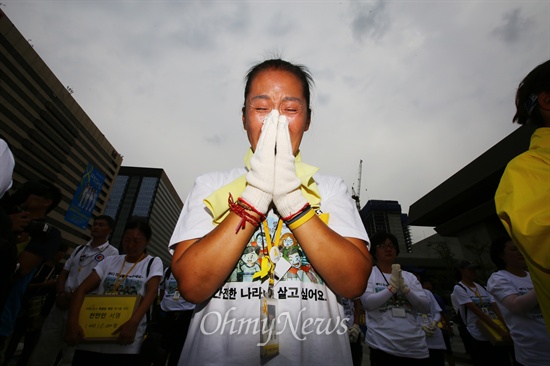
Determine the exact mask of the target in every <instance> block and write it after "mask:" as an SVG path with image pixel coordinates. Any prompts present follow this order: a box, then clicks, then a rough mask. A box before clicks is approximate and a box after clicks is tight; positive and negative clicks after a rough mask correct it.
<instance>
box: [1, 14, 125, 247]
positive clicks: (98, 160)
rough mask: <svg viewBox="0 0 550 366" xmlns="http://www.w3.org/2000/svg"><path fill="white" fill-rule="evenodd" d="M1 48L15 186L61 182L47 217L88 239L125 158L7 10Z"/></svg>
mask: <svg viewBox="0 0 550 366" xmlns="http://www.w3.org/2000/svg"><path fill="white" fill-rule="evenodd" d="M0 55H1V56H0V80H1V82H0V137H2V138H3V139H4V140H5V141H6V142H7V143H8V144H9V146H10V149H11V151H12V153H13V155H14V158H15V171H14V175H13V181H14V184H13V188H14V189H17V188H18V186H20V185H21V184H22V183H24V182H26V181H29V180H39V179H45V180H48V181H50V182H52V183H54V184H56V185H57V186H58V187H59V188H60V190H61V193H62V199H61V202H60V204H59V206H58V207H57V208H56V209H55V210H54V211H52V212H51V213H50V214H49V215H48V220H49V221H50V222H51V223H52V224H53V225H55V226H56V227H58V228H59V229H60V230H61V232H62V237H63V241H65V242H67V244H69V247H72V248H74V247H75V246H76V245H80V244H85V243H86V242H87V240H88V239H89V230H88V227H89V224H90V223H91V222H92V220H93V218H94V217H96V216H98V215H99V214H101V213H102V212H103V208H104V207H105V204H106V203H107V198H108V196H109V193H110V191H111V188H112V185H113V182H114V179H115V177H116V175H117V173H118V170H119V168H120V165H121V164H122V157H121V155H120V154H119V153H118V152H117V151H116V149H115V148H114V147H113V146H112V145H111V143H110V142H109V141H108V140H107V138H106V137H105V136H104V135H103V134H102V133H101V131H100V130H99V129H98V128H97V127H96V125H95V124H94V123H93V122H92V120H91V119H90V118H89V117H88V115H87V114H86V112H84V110H82V108H81V107H80V106H79V105H78V103H77V102H76V100H75V99H74V98H73V97H72V93H71V91H70V90H68V89H67V87H66V86H64V85H63V84H62V83H61V82H60V81H59V79H58V78H57V77H56V76H55V74H54V73H53V72H52V70H50V69H49V68H48V66H47V65H46V64H45V63H44V61H43V60H42V59H41V58H40V56H39V55H38V54H37V53H36V51H35V50H34V48H33V47H32V45H30V44H29V42H28V41H27V39H26V38H25V37H24V36H23V35H22V34H21V33H20V32H19V31H18V30H17V28H16V27H15V26H14V25H13V23H11V21H10V20H9V19H8V17H7V16H6V14H5V13H3V12H2V11H1V10H0ZM92 178H93V180H94V181H91V180H90V179H92ZM96 178H97V179H96Z"/></svg>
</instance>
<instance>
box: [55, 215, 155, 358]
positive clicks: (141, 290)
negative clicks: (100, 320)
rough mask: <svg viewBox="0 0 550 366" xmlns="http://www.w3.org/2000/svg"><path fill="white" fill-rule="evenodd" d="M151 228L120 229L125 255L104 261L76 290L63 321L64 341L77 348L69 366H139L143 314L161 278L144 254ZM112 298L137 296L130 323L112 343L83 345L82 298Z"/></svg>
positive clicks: (132, 224)
mask: <svg viewBox="0 0 550 366" xmlns="http://www.w3.org/2000/svg"><path fill="white" fill-rule="evenodd" d="M150 239H151V227H150V226H149V224H147V223H146V222H144V221H131V222H129V223H128V224H127V225H126V227H125V229H124V236H123V238H122V246H123V248H124V251H125V252H126V254H123V255H116V256H112V257H107V258H105V259H104V260H103V261H102V262H101V263H99V264H98V265H97V266H96V267H95V268H94V270H93V272H92V273H91V274H90V275H89V276H88V277H87V278H86V279H85V280H84V282H82V284H81V285H80V286H79V287H78V289H77V290H76V292H75V294H74V296H73V299H72V302H71V308H70V311H69V318H68V321H67V335H66V341H67V343H69V344H71V345H75V344H78V346H77V350H76V352H75V355H74V358H73V365H78V366H86V365H94V366H97V365H101V366H106V365H117V366H118V365H122V364H126V362H134V363H133V364H134V365H137V364H139V350H140V347H141V343H142V342H143V335H144V333H145V328H146V317H145V314H146V312H147V311H148V310H149V308H150V306H151V304H152V303H153V301H154V300H155V298H156V296H157V291H158V286H159V282H160V279H161V277H162V273H163V268H162V261H161V260H160V258H158V257H151V256H149V255H147V254H145V248H146V247H147V245H148V243H149V240H150ZM91 292H94V293H97V294H98V295H102V294H106V295H113V296H120V295H129V294H138V295H140V296H142V298H141V301H140V303H139V305H138V307H137V308H136V310H135V312H134V313H133V315H132V316H131V317H130V319H129V320H128V321H127V322H125V323H124V324H122V325H121V326H119V327H118V328H117V329H116V330H115V331H114V332H113V334H118V337H117V339H116V340H115V341H114V342H93V343H81V342H82V341H85V340H86V339H85V338H84V331H83V329H82V327H81V326H80V325H79V324H78V316H79V313H80V309H81V307H82V303H83V301H84V297H85V296H86V294H88V293H91Z"/></svg>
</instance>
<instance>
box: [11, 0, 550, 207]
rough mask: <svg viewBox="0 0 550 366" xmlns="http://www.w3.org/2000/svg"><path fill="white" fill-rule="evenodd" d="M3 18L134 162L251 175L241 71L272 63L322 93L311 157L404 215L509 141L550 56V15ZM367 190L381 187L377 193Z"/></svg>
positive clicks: (325, 8)
mask: <svg viewBox="0 0 550 366" xmlns="http://www.w3.org/2000/svg"><path fill="white" fill-rule="evenodd" d="M3 10H4V11H5V12H6V14H7V15H8V16H9V17H10V19H11V21H12V22H13V23H14V24H15V25H16V27H17V28H18V29H19V31H20V32H22V33H23V34H24V35H25V37H26V38H29V39H32V43H33V44H34V45H35V50H36V51H37V52H38V54H39V55H40V56H41V57H42V58H43V59H44V60H45V62H46V63H47V64H48V66H49V67H50V68H51V69H52V70H53V72H54V73H55V74H56V75H57V77H58V78H59V79H60V80H61V82H62V83H63V84H64V85H69V86H71V88H73V89H74V90H75V93H74V94H73V96H74V97H75V99H76V100H77V101H78V103H79V104H80V105H81V106H82V108H83V109H84V110H85V111H86V113H87V114H88V115H89V116H90V117H91V118H92V120H93V121H94V123H95V124H96V125H97V126H98V127H99V128H100V129H101V131H102V132H103V133H104V134H105V136H106V137H107V139H108V140H109V141H110V142H111V143H112V144H113V145H114V146H115V148H116V149H117V150H118V151H119V152H120V153H121V154H122V155H124V165H132V166H150V167H160V168H163V169H165V170H166V173H167V174H168V176H169V177H170V179H171V180H172V182H173V183H174V186H175V187H176V189H177V190H178V192H179V193H180V195H181V196H182V198H185V196H186V195H187V193H188V192H189V190H190V189H191V187H192V184H193V181H194V178H195V177H196V176H197V175H198V174H201V173H204V172H206V171H211V170H219V169H226V168H229V167H233V166H236V165H240V164H241V161H242V156H243V154H244V152H245V150H246V146H247V139H246V134H245V133H244V131H243V129H242V122H241V115H240V110H241V107H242V103H243V88H244V75H245V73H246V71H247V70H248V69H249V68H250V67H251V66H252V65H253V64H254V63H256V62H258V61H261V60H263V59H264V58H265V57H267V56H271V55H272V54H273V53H277V54H281V55H282V56H283V57H284V58H287V59H289V60H290V61H293V62H298V63H303V64H305V65H307V66H308V67H309V68H310V69H311V70H312V72H313V76H314V79H315V83H316V87H315V89H314V90H313V94H312V103H313V108H314V114H313V123H312V126H311V129H310V131H308V132H307V133H306V136H305V137H304V140H303V145H302V150H303V156H304V159H305V160H306V161H308V162H310V163H312V164H315V165H318V166H320V167H321V170H322V171H323V172H325V173H328V174H335V175H339V176H341V177H342V178H344V180H345V181H346V182H347V184H348V186H350V187H351V185H352V184H354V183H355V182H356V181H357V171H358V164H359V160H360V159H363V161H364V163H363V179H362V190H363V192H362V193H361V198H362V202H363V204H364V203H366V200H367V199H392V200H398V201H399V202H400V203H401V205H402V207H403V210H404V211H405V212H406V211H408V208H409V206H410V205H411V204H412V203H414V202H415V201H416V200H418V199H419V198H420V197H422V196H423V195H424V194H426V193H427V192H429V191H430V190H432V189H433V188H435V187H436V186H437V185H438V184H440V183H441V182H442V181H443V180H445V179H447V178H448V177H449V176H450V175H452V174H454V173H455V172H456V171H458V170H459V169H461V168H462V167H463V166H465V165H466V164H468V163H469V162H470V161H472V160H473V159H475V158H476V157H477V156H479V155H480V154H481V153H483V152H484V151H486V150H487V149H488V148H490V147H491V146H493V145H494V144H495V143H497V142H498V141H499V140H501V139H502V138H504V137H505V136H507V135H508V134H509V133H510V132H512V131H513V130H514V129H515V128H517V126H516V125H513V124H512V122H511V119H512V116H513V113H514V105H513V98H514V92H515V88H516V87H517V84H518V83H519V81H520V80H521V79H522V78H523V76H525V74H526V73H527V72H528V71H530V70H531V69H532V68H533V67H534V66H536V65H537V64H539V63H541V62H543V61H545V60H547V59H548V58H550V41H549V37H548V35H549V34H550V24H549V22H548V12H549V11H550V4H549V3H548V2H544V1H529V2H521V3H518V2H508V1H485V2H470V1H462V2H455V1H450V2H446V1H445V2H417V1H410V2H407V1H389V2H383V1H378V2H324V1H318V2H308V1H302V2H299V1H298V2H247V1H227V2H225V1H224V2H222V1H215V2H187V1H171V2H163V1H160V2H154V1H140V2H132V1H109V2H87V1H85V2H81V1H41V2H36V1H17V2H15V1H7V2H6V6H5V7H3ZM365 189H368V191H366V192H365Z"/></svg>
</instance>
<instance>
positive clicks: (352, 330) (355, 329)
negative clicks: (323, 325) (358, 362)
mask: <svg viewBox="0 0 550 366" xmlns="http://www.w3.org/2000/svg"><path fill="white" fill-rule="evenodd" d="M360 334H361V327H359V324H353V326H352V327H349V328H348V336H349V341H350V343H355V342H357V338H359V335H360Z"/></svg>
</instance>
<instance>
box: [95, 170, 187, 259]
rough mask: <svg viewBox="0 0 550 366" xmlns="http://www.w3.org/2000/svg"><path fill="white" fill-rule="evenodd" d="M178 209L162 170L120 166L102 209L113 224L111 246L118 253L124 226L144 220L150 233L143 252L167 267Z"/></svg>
mask: <svg viewBox="0 0 550 366" xmlns="http://www.w3.org/2000/svg"><path fill="white" fill-rule="evenodd" d="M182 208H183V202H182V200H181V199H180V197H179V195H178V194H177V192H176V190H175V189H174V186H172V183H171V182H170V180H169V179H168V177H167V175H166V173H165V172H164V170H162V169H156V168H137V167H126V166H123V167H121V168H120V171H119V173H118V176H117V178H116V181H115V184H114V186H113V190H112V192H111V196H110V197H109V201H108V202H107V207H106V209H105V214H106V215H109V216H111V217H113V218H114V219H115V223H116V225H115V230H114V231H113V234H112V235H111V243H112V244H113V245H115V246H117V247H119V248H120V249H121V252H122V247H120V243H121V242H122V235H123V231H124V226H125V225H126V223H127V222H128V221H129V220H130V219H132V218H140V219H144V220H146V221H147V222H149V225H151V229H152V230H153V236H152V237H151V241H150V243H149V247H148V249H147V252H148V253H149V254H151V255H155V256H158V257H160V258H161V259H162V261H163V263H164V265H165V266H167V265H169V264H170V261H171V260H172V257H171V255H170V253H169V252H168V242H169V241H170V237H171V236H172V232H173V230H174V227H175V226H176V223H177V221H178V218H179V215H180V212H181V210H182Z"/></svg>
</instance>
